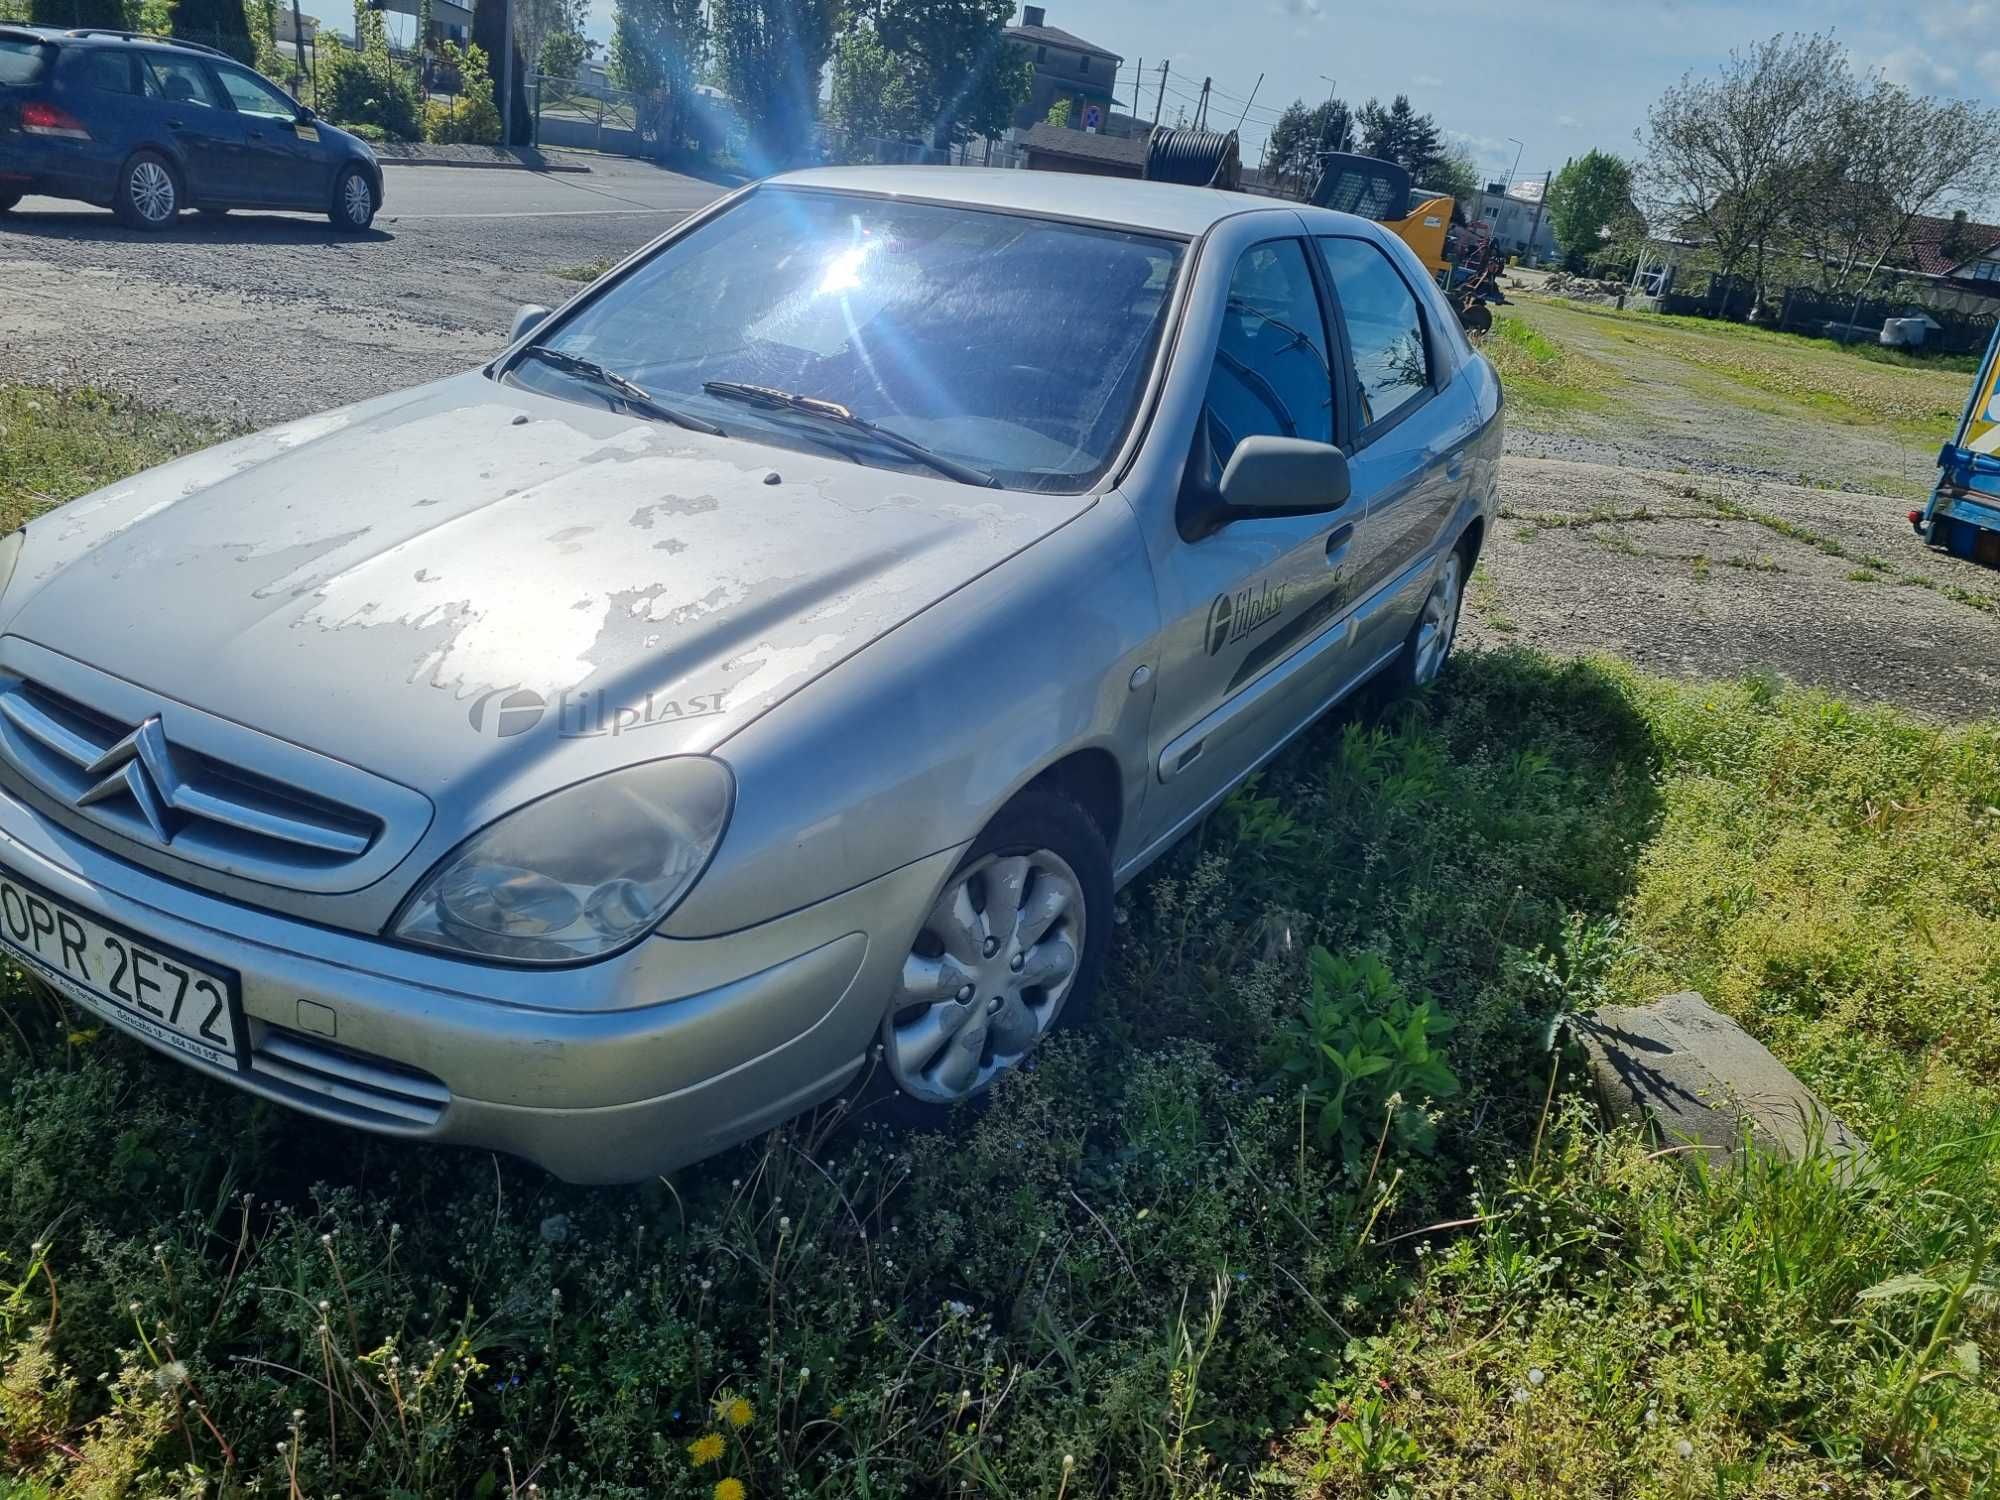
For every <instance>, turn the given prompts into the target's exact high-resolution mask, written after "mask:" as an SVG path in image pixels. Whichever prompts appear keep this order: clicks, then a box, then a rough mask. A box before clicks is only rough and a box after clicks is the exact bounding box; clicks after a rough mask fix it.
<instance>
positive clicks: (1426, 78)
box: [1410, 73, 1444, 89]
mask: <svg viewBox="0 0 2000 1500" xmlns="http://www.w3.org/2000/svg"><path fill="white" fill-rule="evenodd" d="M1410 82H1411V83H1412V84H1414V85H1415V86H1416V87H1417V88H1420V89H1441V88H1443V87H1444V80H1443V79H1442V78H1440V77H1438V76H1437V74H1435V73H1417V74H1413V75H1412V76H1411V78H1410Z"/></svg>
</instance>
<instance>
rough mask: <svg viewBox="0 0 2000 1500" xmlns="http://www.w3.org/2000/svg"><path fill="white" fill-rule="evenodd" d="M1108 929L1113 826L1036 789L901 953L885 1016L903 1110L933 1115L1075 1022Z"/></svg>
mask: <svg viewBox="0 0 2000 1500" xmlns="http://www.w3.org/2000/svg"><path fill="white" fill-rule="evenodd" d="M1110 929H1111V859H1110V854H1109V852H1108V851H1107V850H1106V848H1105V844H1104V836H1103V834H1102V833H1101V832H1099V830H1098V827H1097V824H1096V823H1095V821H1093V820H1092V818H1091V817H1090V815H1089V814H1088V813H1086V812H1085V811H1084V810H1083V809H1082V808H1081V807H1079V806H1077V804H1076V803H1075V802H1073V801H1071V800H1070V799H1069V798H1068V797H1066V796H1064V795H1062V794H1061V793H1060V792H1057V791H1055V790H1053V789H1051V788H1047V787H1029V788H1028V789H1027V790H1026V791H1024V792H1022V793H1021V794H1020V796H1018V797H1016V798H1015V799H1014V800H1013V801H1012V802H1010V803H1009V804H1008V805H1007V806H1006V808H1004V809H1003V810H1002V811H1001V812H1000V814H999V815H998V816H997V817H995V818H994V820H993V822H992V823H991V824H989V825H988V827H987V829H986V831H985V832H984V833H983V834H981V835H980V837H979V838H978V839H977V840H976V841H975V842H974V843H973V845H972V848H971V849H970V850H968V851H967V853H966V856H965V858H964V859H963V860H962V861H961V862H960V864H959V867H958V869H957V870H956V871H955V872H954V873H953V875H952V877H951V879H950V880H949V881H948V882H947V883H946V885H945V888H944V891H943V893H942V894H941V895H940V896H939V897H938V899H937V901H936V903H935V904H934V905H933V906H932V908H931V911H930V914H929V915H928V916H927V917H926V918H925V920H924V925H923V929H922V931H921V932H919V933H918V935H917V938H916V941H915V943H914V944H913V945H912V947H911V951H910V954H909V956H908V957H907V958H906V959H905V960H904V961H903V972H902V976H901V981H900V983H899V984H898V986H897V990H896V994H895V996H894V997H893V999H892V1001H891V1004H890V1006H889V1012H888V1015H887V1016H886V1017H885V1018H884V1020H883V1023H882V1048H883V1056H884V1060H885V1061H886V1063H887V1066H888V1073H889V1077H890V1079H891V1080H892V1081H893V1082H894V1084H895V1087H896V1091H897V1094H898V1096H899V1100H900V1103H901V1106H902V1108H901V1109H900V1110H899V1113H901V1114H903V1115H904V1116H905V1117H906V1118H911V1119H914V1120H915V1121H916V1122H918V1123H935V1122H936V1120H937V1119H938V1118H940V1117H941V1116H942V1115H943V1113H944V1112H945V1111H946V1110H948V1109H949V1108H950V1107H951V1106H952V1105H955V1104H958V1103H961V1102H963V1101H965V1100H968V1099H972V1098H974V1097H976V1096H978V1095H980V1094H982V1093H984V1092H985V1091H986V1090H987V1089H988V1088H990V1087H991V1086H992V1084H993V1083H994V1082H995V1080H997V1079H998V1078H999V1077H1000V1076H1001V1075H1002V1074H1004V1073H1007V1072H1008V1071H1010V1070H1011V1069H1013V1068H1015V1067H1018V1066H1019V1065H1020V1064H1021V1063H1022V1062H1023V1061H1025V1060H1026V1059H1027V1057H1028V1056H1029V1055H1030V1054H1031V1053H1032V1052H1033V1051H1034V1050H1035V1048H1036V1047H1037V1046H1038V1045H1039V1044H1040V1043H1041V1041H1042V1039H1043V1038H1044V1037H1046V1036H1047V1035H1048V1034H1049V1033H1050V1032H1051V1031H1053V1030H1054V1029H1055V1028H1056V1027H1057V1026H1058V1025H1059V1024H1060V1025H1071V1024H1075V1023H1076V1022H1077V1021H1079V1020H1080V1019H1081V1018H1082V1017H1083V1015H1084V1012H1085V1011H1086V1009H1087V1008H1088V1006H1089V1003H1090V999H1091V994H1092V992H1093V991H1094V990H1095V989H1096V987H1097V981H1098V976H1099V974H1100V972H1101V971H1102V969H1103V967H1104V953H1105V948H1106V946H1107V944H1108V942H1109V938H1110Z"/></svg>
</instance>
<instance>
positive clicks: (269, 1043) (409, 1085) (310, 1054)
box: [250, 1025, 451, 1129]
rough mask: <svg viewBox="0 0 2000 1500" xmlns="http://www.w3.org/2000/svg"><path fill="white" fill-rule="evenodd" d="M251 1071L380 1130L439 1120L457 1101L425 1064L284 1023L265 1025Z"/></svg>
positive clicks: (301, 1097)
mask: <svg viewBox="0 0 2000 1500" xmlns="http://www.w3.org/2000/svg"><path fill="white" fill-rule="evenodd" d="M250 1071H251V1072H252V1073H254V1074H255V1075H256V1076H257V1077H258V1078H259V1079H260V1080H262V1081H263V1082H264V1083H266V1084H270V1085H272V1086H274V1087H275V1088H276V1090H277V1092H279V1093H280V1094H290V1095H292V1096H293V1097H294V1098H296V1099H297V1100H298V1101H299V1102H300V1103H302V1104H311V1105H315V1106H317V1107H319V1108H321V1109H326V1108H329V1107H330V1108H333V1109H335V1110H336V1111H337V1112H338V1113H340V1114H342V1115H344V1116H346V1117H347V1118H349V1119H351V1120H353V1121H354V1123H356V1124H357V1125H370V1126H374V1127H375V1128H377V1129H382V1128H391V1129H393V1128H396V1127H398V1126H418V1127H422V1126H429V1125H435V1124H436V1123H437V1122H438V1119H439V1117H440V1116H442V1115H443V1114H444V1111H445V1106H446V1105H448V1104H450V1103H451V1090H450V1089H448V1088H446V1087H445V1086H444V1084H443V1082H442V1081H441V1080H439V1079H437V1078H433V1077H432V1076H431V1075H430V1074H429V1073H426V1072H424V1071H422V1070H421V1069H419V1068H411V1067H406V1066H404V1065H403V1064H402V1063H397V1062H391V1061H389V1059H387V1058H386V1057H373V1056H371V1055H369V1054H368V1053H365V1052H357V1051H355V1050H354V1049H353V1048H351V1047H342V1046H340V1045H338V1044H337V1043H334V1042H328V1041H323V1040H321V1039H320V1038H318V1037H312V1036H307V1035H306V1034H305V1033H304V1032H299V1031H290V1030H287V1029H286V1028H284V1027H282V1026H269V1025H267V1026H265V1027H264V1028H263V1036H262V1038H261V1039H260V1040H258V1041H257V1042H256V1043H254V1044H253V1046H252V1047H251V1049H250Z"/></svg>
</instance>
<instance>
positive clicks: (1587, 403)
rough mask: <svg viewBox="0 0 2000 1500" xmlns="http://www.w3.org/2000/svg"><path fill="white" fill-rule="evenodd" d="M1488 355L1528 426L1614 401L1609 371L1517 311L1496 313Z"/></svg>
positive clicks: (1512, 404) (1487, 344) (1510, 403)
mask: <svg viewBox="0 0 2000 1500" xmlns="http://www.w3.org/2000/svg"><path fill="white" fill-rule="evenodd" d="M1484 348H1485V353H1486V357H1487V358H1488V359H1490V360H1491V361H1492V362H1493V367H1494V369H1496V370H1498V371H1499V372H1500V380H1501V384H1502V386H1503V387H1504V388H1505V390H1506V393H1507V404H1508V407H1509V409H1510V410H1511V411H1512V412H1514V413H1516V414H1518V415H1519V416H1520V417H1521V418H1522V419H1523V420H1524V421H1525V422H1526V423H1527V424H1528V425H1530V426H1536V425H1540V424H1542V423H1544V422H1546V421H1549V420H1550V419H1554V418H1559V417H1563V416H1570V415H1575V414H1577V413H1591V412H1601V411H1604V410H1606V409H1607V408H1608V407H1610V406H1611V405H1612V401H1611V398H1610V397H1609V395H1608V394H1607V392H1606V386H1607V384H1608V383H1609V382H1610V379H1611V375H1610V371H1609V370H1607V369H1606V368H1605V367H1604V366H1603V365H1601V364H1599V363H1598V362H1597V361H1595V360H1591V359H1588V358H1585V357H1583V356H1581V355H1578V354H1577V353H1575V352H1574V351H1573V350H1570V349H1568V348H1566V347H1564V346H1562V345H1561V344H1559V343H1557V342H1556V340H1554V339H1553V338H1551V337H1550V336H1549V335H1548V334H1547V333H1546V332H1543V331H1540V330H1537V329H1536V328H1534V327H1533V326H1531V325H1530V324H1529V323H1527V322H1526V321H1524V320H1523V319H1522V318H1520V317H1519V316H1517V315H1515V314H1512V313H1505V312H1502V313H1496V314H1495V316H1494V319H1493V329H1492V332H1491V333H1489V334H1488V335H1487V337H1486V342H1485V346H1484Z"/></svg>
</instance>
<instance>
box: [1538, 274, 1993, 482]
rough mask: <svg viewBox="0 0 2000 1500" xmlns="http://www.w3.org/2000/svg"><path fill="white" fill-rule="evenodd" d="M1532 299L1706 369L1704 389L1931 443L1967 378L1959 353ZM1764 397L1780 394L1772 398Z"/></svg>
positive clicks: (1946, 425)
mask: <svg viewBox="0 0 2000 1500" xmlns="http://www.w3.org/2000/svg"><path fill="white" fill-rule="evenodd" d="M1535 305H1536V306H1537V307H1538V308H1548V309H1554V310H1555V311H1556V313H1557V316H1558V317H1559V318H1560V317H1563V316H1575V317H1584V318H1589V319H1592V320H1595V321H1597V322H1599V323H1604V324H1610V325H1613V326H1614V328H1615V330H1616V331H1615V332H1613V333H1612V336H1613V337H1616V338H1620V339H1622V340H1624V341H1625V342H1628V343H1630V344H1633V345H1634V346H1636V347H1639V348H1644V349H1650V350H1652V351H1654V352H1656V353H1660V354H1667V355H1671V356H1673V357H1674V358H1676V359H1680V360H1684V361H1686V362H1687V363H1689V364H1691V365H1693V366H1695V367H1696V368H1697V369H1698V370H1700V371H1702V372H1704V373H1705V374H1707V375H1709V376H1711V377H1713V378H1711V379H1710V380H1708V381H1704V382H1702V383H1701V384H1700V387H1699V388H1700V390H1701V392H1702V394H1704V395H1707V396H1711V397H1720V398H1722V399H1728V400H1731V401H1732V402H1733V403H1734V404H1738V405H1742V406H1745V407H1747V408H1748V409H1750V410H1753V411H1760V412H1763V413H1765V414H1767V415H1768V414H1773V413H1775V412H1783V411H1790V412H1793V413H1797V414H1801V415H1806V416H1811V417H1814V418H1817V419H1819V420H1822V421H1830V422H1838V423H1841V424H1842V425H1845V426H1853V427H1876V428H1885V429H1887V430H1889V431H1891V432H1892V433H1894V434H1895V435H1896V436H1898V437H1901V438H1904V439H1908V440H1910V441H1913V442H1915V441H1919V440H1921V441H1923V442H1925V443H1927V444H1929V445H1930V447H1932V448H1933V449H1935V447H1936V445H1937V443H1938V442H1940V441H1941V440H1942V438H1943V436H1944V434H1945V433H1946V432H1947V431H1949V430H1950V428H1951V426H1952V424H1953V423H1954V422H1956V420H1957V418H1958V415H1959V413H1960V411H1961V410H1963V408H1964V406H1965V400H1966V391H1967V387H1968V385H1969V383H1970V382H1969V373H1970V370H1971V368H1972V366H1970V365H1967V364H1966V363H1965V362H1964V361H1963V360H1953V361H1945V360H1933V359H1917V358H1912V357H1911V356H1909V355H1907V354H1902V353H1899V351H1894V350H1883V349H1880V348H1879V347H1873V346H1868V345H1851V344H1837V343H1834V342H1833V341H1832V340H1830V339H1808V338H1801V337H1799V336H1798V335H1796V334H1789V333H1777V332H1774V331H1772V330H1770V329H1763V328H1751V327H1748V326H1746V325H1743V324H1737V323H1723V322H1715V321H1710V320H1706V319H1701V318H1685V317H1663V316H1661V315H1659V314H1657V313H1643V312H1635V311H1633V310H1631V309H1629V308H1615V307H1608V306H1601V305H1597V304H1593V303H1584V302H1567V301H1560V302H1551V301H1542V302H1538V303H1537V304H1535ZM1871 349H1872V352H1870V351H1871ZM1974 364H1976V361H1975V362H1974ZM1772 398H1776V400H1777V401H1778V402H1779V403H1781V404H1779V405H1773V402H1772Z"/></svg>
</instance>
